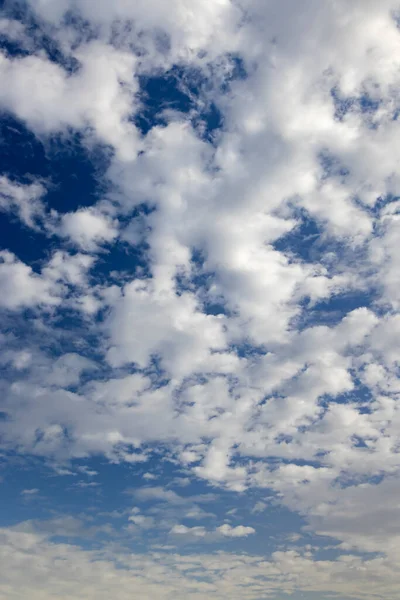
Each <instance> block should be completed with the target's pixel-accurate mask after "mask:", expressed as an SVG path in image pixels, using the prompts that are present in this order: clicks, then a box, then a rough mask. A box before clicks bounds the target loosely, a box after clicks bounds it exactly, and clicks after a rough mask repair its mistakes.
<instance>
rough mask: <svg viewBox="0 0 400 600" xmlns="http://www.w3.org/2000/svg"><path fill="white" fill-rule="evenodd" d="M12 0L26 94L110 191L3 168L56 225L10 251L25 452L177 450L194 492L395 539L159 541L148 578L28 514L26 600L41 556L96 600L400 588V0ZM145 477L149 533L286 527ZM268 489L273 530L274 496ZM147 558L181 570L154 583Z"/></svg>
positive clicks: (8, 416) (349, 533)
mask: <svg viewBox="0 0 400 600" xmlns="http://www.w3.org/2000/svg"><path fill="white" fill-rule="evenodd" d="M10 5H11V3H6V9H7V10H6V13H5V16H4V18H2V19H1V20H0V34H1V36H3V37H5V38H7V39H8V40H11V42H13V43H15V42H18V44H20V45H21V48H23V49H24V51H23V52H20V53H19V54H18V53H16V52H12V51H11V50H10V51H6V50H4V51H2V53H1V54H0V77H1V81H2V82H3V85H2V86H1V90H0V108H1V110H2V111H4V112H5V113H7V114H9V115H12V116H13V117H14V118H15V119H17V120H18V121H19V122H23V123H24V124H25V126H26V127H27V128H28V129H29V130H30V131H31V132H33V135H35V136H36V138H37V140H40V141H41V143H42V144H43V147H44V148H46V144H49V143H50V142H51V140H52V136H54V135H59V134H60V133H61V134H62V136H63V137H62V138H61V139H68V136H71V135H75V133H78V134H79V135H80V136H82V139H85V140H88V139H90V140H91V142H92V143H95V144H98V145H99V147H101V148H102V149H105V150H106V151H107V153H108V154H107V156H108V162H107V164H106V166H105V167H104V169H103V172H102V173H100V175H99V178H100V179H102V182H104V183H105V184H106V185H105V186H104V190H106V191H104V190H103V192H102V194H101V197H99V199H93V198H92V200H93V202H92V204H91V205H90V206H88V205H87V204H88V199H87V198H82V199H80V200H79V202H74V204H73V206H72V205H71V207H70V208H68V209H65V210H64V211H62V210H61V209H60V207H57V206H55V207H53V206H47V204H45V196H46V188H45V185H44V183H43V181H42V179H40V177H39V176H36V175H35V174H34V173H32V174H29V173H27V172H25V173H24V176H23V177H22V176H18V177H17V176H15V177H14V174H13V173H10V172H7V173H3V174H1V175H0V210H1V211H2V213H4V214H6V215H8V216H11V218H12V219H13V220H14V221H16V220H19V221H20V222H21V223H22V224H23V225H24V226H25V227H26V228H29V229H30V231H29V233H30V234H32V235H34V234H35V232H36V233H37V232H38V230H39V229H40V231H41V232H42V234H43V233H45V234H46V236H47V237H45V236H43V237H45V239H46V242H44V243H46V244H47V246H46V247H45V248H44V251H43V252H42V253H41V255H40V256H41V258H40V259H38V260H36V259H32V260H31V261H29V260H28V259H26V258H24V260H22V257H20V256H19V255H18V250H16V249H14V247H13V249H12V251H11V249H4V250H2V251H1V253H0V288H1V290H2V293H1V294H0V307H1V309H2V314H4V323H5V324H4V328H3V329H4V331H3V332H2V334H1V337H0V342H1V356H0V363H1V365H2V366H4V367H5V369H4V370H5V371H7V373H5V375H4V378H3V380H2V383H1V389H2V402H1V406H2V407H1V415H2V418H1V420H0V432H1V434H2V440H3V441H2V444H4V447H5V448H6V449H7V450H12V451H14V452H15V451H17V452H20V453H25V454H28V455H29V454H32V455H35V456H38V457H41V458H43V459H44V460H47V461H52V462H53V463H56V464H58V467H59V468H60V469H63V468H64V467H65V465H64V463H68V461H70V460H73V459H80V460H85V459H87V458H88V457H90V456H99V455H100V456H101V457H105V458H106V459H107V460H109V461H111V462H114V463H115V462H124V461H125V462H127V463H129V464H130V465H131V466H132V468H133V469H138V468H139V467H140V463H143V462H147V461H148V460H149V457H150V456H151V453H152V451H153V450H154V451H157V452H159V453H160V454H162V455H163V461H167V460H168V461H170V462H171V464H174V465H175V466H176V467H177V468H181V469H182V473H181V475H182V476H184V477H187V478H188V481H189V484H190V483H191V481H192V479H191V478H192V477H195V478H197V483H198V485H203V486H205V485H206V484H208V485H211V486H213V487H215V488H216V489H221V490H224V493H229V494H238V496H235V497H242V494H243V495H245V494H246V493H247V492H248V490H249V488H261V489H262V494H263V497H266V496H267V494H268V496H269V497H271V498H273V501H271V505H272V504H273V505H274V506H276V505H277V504H281V505H282V506H284V507H286V508H287V509H289V510H290V511H293V512H295V513H297V514H298V515H300V516H301V518H302V519H304V520H305V522H306V525H305V526H306V527H307V528H308V529H307V531H308V532H311V533H314V534H315V535H317V534H319V535H323V536H330V537H331V538H333V539H334V540H336V541H337V543H338V544H341V546H340V548H341V551H343V552H352V551H353V550H356V551H357V552H361V553H366V554H368V553H374V552H380V553H381V557H380V558H376V556H372V557H371V556H359V555H358V554H357V553H356V552H355V555H354V556H353V555H351V554H344V555H343V556H342V555H340V556H339V558H337V559H332V560H320V559H317V558H315V556H313V554H312V552H311V550H307V551H304V552H297V551H295V550H290V549H285V550H283V551H281V550H280V549H277V548H275V550H276V552H275V553H272V554H271V556H269V557H268V560H266V558H265V557H262V558H260V557H257V556H253V557H252V556H250V555H246V556H242V555H240V556H239V555H238V556H237V557H235V556H233V555H232V556H227V555H224V554H221V555H218V557H219V558H218V559H217V560H216V558H215V555H212V556H211V557H210V556H208V555H204V556H203V558H201V557H200V558H199V557H197V556H193V557H186V556H185V557H182V556H180V555H176V556H174V557H171V558H170V559H169V558H168V557H165V556H164V557H161V558H160V557H157V556H147V558H144V557H142V556H140V555H135V556H129V557H125V558H124V559H123V560H125V561H127V564H128V566H129V569H132V570H133V574H132V573H131V571H129V569H128V570H127V571H126V572H125V571H124V572H123V575H121V573H120V570H118V571H117V569H116V566H115V565H114V562H113V560H111V559H110V557H109V556H102V557H101V558H99V557H98V556H97V555H96V556H95V555H94V554H92V553H91V552H90V551H86V550H85V551H84V550H79V549H78V548H76V547H72V546H68V545H62V544H58V545H57V544H55V543H54V542H51V541H50V540H49V539H48V538H46V537H45V536H42V537H41V535H39V534H38V533H37V532H36V533H35V532H34V533H32V532H29V533H27V532H26V531H25V532H24V531H20V530H15V529H4V530H3V532H2V535H3V537H4V546H3V548H4V549H3V550H2V552H3V561H2V564H4V565H5V567H4V568H5V573H6V575H7V579H5V580H4V582H3V583H2V584H1V586H3V587H0V593H2V594H3V595H4V597H6V596H7V594H8V595H9V594H10V590H11V589H14V588H13V586H15V585H17V586H18V587H17V588H15V589H17V590H18V591H17V594H20V595H21V596H23V595H24V594H25V593H26V590H27V589H29V590H31V589H32V590H33V591H31V592H30V597H32V598H35V597H37V598H38V597H39V595H40V594H41V592H40V591H39V590H38V589H37V587H35V585H36V583H35V582H36V581H37V572H38V571H40V572H41V573H43V572H44V573H47V572H48V573H49V578H48V584H47V585H48V587H47V588H46V591H45V592H43V593H44V594H47V596H48V597H49V598H50V597H54V596H55V595H57V596H59V597H61V598H62V597H67V596H68V597H71V595H75V596H76V595H77V593H78V592H76V588H74V587H73V585H75V584H71V583H70V576H69V574H68V573H69V570H72V571H73V570H74V566H75V565H76V564H77V563H79V564H83V565H84V570H82V571H80V573H81V574H82V576H81V580H80V585H81V586H82V588H80V589H82V590H89V591H88V592H87V593H86V591H82V594H86V596H87V597H90V595H92V596H93V595H96V594H97V593H98V590H99V589H100V588H99V586H101V585H103V588H102V589H103V590H105V591H104V593H107V594H108V595H113V596H115V589H116V588H115V586H114V581H115V580H118V579H119V576H122V577H123V578H124V581H125V583H126V587H124V586H122V588H121V586H120V587H119V591H118V593H119V597H120V598H121V599H122V598H124V595H126V594H128V595H129V594H130V595H132V593H133V594H134V595H139V596H142V597H147V596H148V597H154V598H157V597H160V598H166V597H169V596H172V595H174V596H176V597H178V598H179V597H185V598H187V597H199V598H201V597H202V596H204V597H205V596H206V595H207V596H209V594H212V595H213V597H216V598H218V597H221V598H222V597H232V598H235V597H243V595H241V592H240V589H241V588H239V587H238V586H239V583H238V582H240V581H241V578H242V577H243V575H244V574H246V577H248V580H247V579H246V581H248V590H249V591H248V593H247V596H246V597H247V598H249V599H251V598H254V599H255V598H257V597H260V595H265V594H267V595H268V594H269V595H270V596H271V597H274V596H277V595H279V594H282V593H283V592H288V593H289V592H292V591H294V590H302V591H303V590H304V591H310V592H315V593H319V594H321V593H337V594H339V595H341V597H345V596H346V595H348V596H350V597H356V598H373V597H374V594H380V595H381V596H383V597H384V598H385V600H391V598H394V597H395V591H394V590H395V589H396V585H397V589H398V576H397V569H396V568H395V564H396V561H398V550H397V549H396V548H397V547H398V541H399V540H398V532H397V529H396V527H395V526H393V523H396V520H398V517H399V508H398V506H397V505H396V504H395V503H389V502H388V501H387V498H389V497H395V496H396V494H397V492H398V490H397V483H396V477H397V475H398V473H399V469H400V461H399V452H398V449H399V444H398V434H399V423H400V419H399V408H398V394H399V390H400V388H399V383H398V365H399V361H400V356H399V349H398V338H399V333H400V317H399V314H398V309H399V301H400V299H399V286H398V272H399V267H400V264H399V260H400V259H399V256H400V254H399V251H398V237H399V235H398V234H399V202H398V200H397V197H398V196H399V193H400V192H399V190H400V179H399V176H398V163H399V148H398V131H397V129H398V128H399V126H400V125H399V123H400V120H399V119H398V114H399V109H400V106H399V99H398V98H399V94H398V91H399V87H400V70H399V58H398V57H399V56H400V53H399V51H400V34H399V27H398V22H399V21H398V12H396V11H397V9H398V6H397V4H396V3H395V2H394V1H392V0H383V1H382V2H380V3H376V2H373V1H372V0H363V1H362V2H361V0H354V1H353V2H352V3H351V5H349V3H348V2H345V1H344V0H337V1H330V0H329V1H327V2H324V3H321V2H318V1H317V0H309V1H307V2H305V3H298V2H295V1H294V0H285V2H278V1H273V2H269V3H266V2H262V1H259V0H243V1H241V2H230V1H229V0H219V1H217V2H205V1H204V0H201V1H200V0H195V1H194V2H192V3H190V6H189V4H188V3H187V2H186V1H184V0H173V1H172V2H170V3H168V5H167V4H166V3H165V2H160V1H158V0H151V1H150V2H131V3H129V2H125V1H124V0H115V1H114V2H108V1H107V0H98V2H96V7H95V8H94V4H93V3H92V2H91V1H89V0H81V1H80V2H75V1H73V0H56V1H51V2H50V0H29V1H28V2H27V10H28V11H29V10H31V11H32V13H31V16H32V18H33V17H34V18H35V22H36V29H35V31H36V33H34V34H33V33H32V32H30V29H29V27H25V25H24V24H23V23H22V22H21V23H20V22H19V20H18V19H21V20H23V16H21V15H20V16H19V17H18V15H15V14H13V11H12V7H10ZM7 11H8V12H7ZM17 17H18V18H17ZM41 30H43V32H44V33H45V35H46V36H47V37H46V39H47V40H50V42H48V45H47V46H46V44H45V43H44V41H43V40H44V38H43V40H42V45H43V46H44V47H43V48H39V47H38V45H40V44H39V42H38V40H39V37H38V36H39V33H38V31H41ZM10 48H11V47H10ZM55 48H57V52H58V54H57V56H58V58H55V55H56V53H55V50H54V49H55ZM71 65H72V66H71ZM153 84H154V85H155V87H157V89H162V90H164V91H165V94H164V95H165V97H166V98H167V99H164V98H159V95H157V94H156V95H154V94H153V96H154V97H153V96H152V91H151V90H152V85H153ZM171 90H172V91H171ZM168 94H171V98H172V99H171V98H169V96H168ZM155 96H157V97H155ZM177 98H184V101H182V103H181V104H179V101H178V100H177ZM164 100H165V102H164ZM163 102H164V103H163ZM213 111H214V112H213ZM149 114H150V116H149ZM215 115H219V117H218V118H219V119H220V121H219V125H216V124H215V123H214V121H217V120H218V119H217V118H216V116H215ZM144 121H146V123H147V125H148V129H146V127H144V126H142V125H141V123H143V122H144ZM50 180H51V176H50V178H49V181H50ZM46 186H47V183H46ZM86 201H87V202H86ZM77 206H78V208H77ZM12 241H13V242H14V240H12ZM26 311H28V312H29V311H31V312H29V319H27V318H26V315H27V312H26ZM11 312H12V316H10V314H11ZM31 315H33V317H32V319H31V318H30V316H31ZM11 318H13V319H14V318H15V320H14V321H12V322H11V321H10V319H11ZM11 331H13V333H11ZM10 374H11V375H10ZM3 415H4V419H3ZM163 461H160V462H162V463H163V464H164V462H163ZM147 468H148V472H147V473H145V474H144V475H143V478H144V479H145V481H147V482H150V481H151V480H152V478H153V477H154V476H153V475H152V467H150V466H149V467H147ZM150 471H151V472H150ZM141 472H143V471H141ZM155 472H157V473H158V471H157V470H156V469H155ZM87 473H89V471H88V472H87ZM34 489H35V488H32V490H34ZM32 490H29V489H26V490H25V493H24V495H25V496H29V492H30V493H31V494H32V495H34V494H33V491H32ZM132 493H133V494H134V497H135V500H136V501H137V502H138V503H139V504H140V506H141V508H140V510H139V509H138V511H132V513H131V514H130V517H129V521H130V522H129V524H128V526H127V527H128V528H129V527H131V529H130V531H131V532H133V531H140V530H146V531H150V530H151V531H152V530H153V529H157V528H159V529H162V531H164V533H165V532H166V533H168V532H170V535H171V536H174V538H177V539H178V538H179V537H181V538H188V539H189V538H190V540H191V542H192V540H196V539H198V541H201V539H203V538H204V539H209V540H214V541H215V540H216V539H219V540H223V539H224V538H232V540H231V542H232V543H235V540H236V542H237V543H238V542H239V541H240V538H244V537H246V538H247V537H248V538H249V540H248V541H251V539H254V538H255V537H256V536H257V534H258V526H255V527H252V526H244V525H237V526H235V527H234V526H231V525H229V524H227V523H225V524H223V525H220V526H215V523H214V525H210V526H209V525H208V524H205V525H204V526H198V525H193V523H190V522H188V523H187V524H186V521H185V522H184V523H182V522H181V520H183V519H199V518H204V519H207V518H210V519H211V518H213V517H214V514H216V513H217V511H215V513H214V512H212V513H211V512H210V513H205V511H203V509H201V508H200V507H199V506H198V505H199V504H201V503H203V502H204V503H207V502H209V503H213V502H215V501H216V494H208V493H201V492H199V493H197V492H192V491H190V492H188V495H187V496H184V495H183V493H182V495H181V494H178V493H177V492H175V491H173V490H172V489H170V488H169V487H164V486H163V485H161V484H160V485H159V486H149V485H144V486H143V487H141V488H140V489H135V490H134V491H133V492H132ZM249 502H250V504H249V506H252V507H253V508H252V509H251V519H253V518H254V519H258V520H259V522H263V519H264V518H267V517H268V514H269V509H270V503H269V502H268V504H265V503H264V502H263V501H255V499H254V497H253V496H252V497H251V501H249ZM146 503H147V505H148V506H150V505H151V506H152V507H153V508H155V510H160V511H161V512H162V511H164V513H163V514H164V515H165V523H164V526H163V525H161V524H160V522H161V518H160V519H158V517H157V516H156V515H157V513H156V512H155V513H154V514H150V513H148V512H147V511H146V509H145V507H144V506H142V504H143V505H144V504H146ZM153 505H154V506H153ZM168 511H170V512H168ZM172 511H175V512H174V513H173V512H172ZM177 512H182V514H181V515H180V517H181V519H179V520H178V519H177ZM250 523H251V524H253V521H250ZM292 539H295V538H293V537H292ZM243 543H247V541H246V542H245V541H243ZM58 555H61V556H62V557H64V559H65V560H64V561H62V562H63V564H64V566H63V565H62V564H61V562H60V561H59V562H57V559H56V557H57V556H58ZM21 557H25V561H26V562H25V563H24V564H26V565H27V568H26V569H24V579H22V580H21V581H18V582H16V581H15V578H14V579H13V573H15V565H19V564H21V560H22V559H21ZM43 557H47V559H45V558H43ZM121 560H122V559H121ZM46 561H47V562H46ZM146 561H147V562H146ZM174 561H175V562H174ZM185 561H186V562H187V563H188V564H190V565H192V566H190V569H188V568H185V564H186V563H185ZM190 561H192V562H190ZM124 564H125V563H124ZM43 565H44V566H43ZM65 565H67V566H65ZM212 565H214V566H212ZM143 566H146V568H147V569H148V570H149V572H151V571H152V569H153V568H154V569H156V570H157V569H161V570H158V571H157V572H158V573H161V574H162V575H160V577H161V579H157V578H155V580H154V581H153V580H152V579H151V578H150V579H149V581H148V582H144V581H143V580H142V579H139V578H138V576H137V574H136V571H137V570H138V569H139V567H140V568H142V567H143ZM53 568H55V569H56V575H57V576H53V575H51V573H52V569H53ZM64 568H65V569H66V571H64V570H63V569H64ZM163 569H164V570H163ZM192 569H193V570H194V571H195V572H197V571H196V569H199V571H198V572H201V573H207V577H208V579H204V578H203V577H201V576H200V577H199V578H197V579H196V577H195V576H194V577H192V576H191V575H190V574H187V573H186V574H185V571H190V570H192ZM165 573H167V574H168V577H167V576H166V575H165ZM182 573H183V575H182ZM221 573H222V575H221ZM227 574H228V575H227ZM360 574H361V575H360ZM164 575H165V578H164V579H163V577H164ZM231 576H232V577H231ZM230 577H231V580H230ZM260 577H262V578H263V579H262V583H260ZM74 581H75V580H74ZM160 582H161V583H160ZM271 582H272V583H271ZM379 582H381V583H382V582H383V583H382V585H381V586H380V585H378V583H379ZM71 585H72V591H71ZM85 586H86V587H85ZM104 586H105V587H104ZM180 586H181V587H180ZM235 586H236V587H235ZM268 586H269V587H268ZM125 590H126V592H125ZM177 590H178V591H177ZM179 590H182V591H179ZM238 590H239V591H238ZM79 593H81V592H79ZM102 593H103V592H102ZM35 594H36V596H35ZM41 597H45V596H43V595H42V596H41ZM82 597H84V596H82ZM116 597H118V595H117V596H116Z"/></svg>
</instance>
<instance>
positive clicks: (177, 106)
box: [134, 66, 222, 141]
mask: <svg viewBox="0 0 400 600" xmlns="http://www.w3.org/2000/svg"><path fill="white" fill-rule="evenodd" d="M139 84H140V94H139V99H140V100H141V102H142V109H141V110H140V111H139V112H138V114H137V115H136V116H135V118H134V123H135V125H136V126H137V127H138V128H139V129H140V131H141V132H142V133H143V134H144V135H145V134H146V133H148V131H150V129H151V128H152V127H154V126H155V125H161V126H166V125H167V123H168V117H167V116H166V113H167V111H171V110H172V111H176V112H179V113H183V114H189V113H190V118H191V121H192V124H193V126H194V127H195V129H196V130H197V131H198V133H199V134H200V136H201V137H202V138H204V139H207V140H208V141H211V140H212V138H213V135H214V133H215V131H216V130H218V129H220V128H221V126H222V116H221V113H220V111H219V110H218V108H217V106H216V105H215V104H214V103H213V102H212V101H210V100H208V99H207V90H206V89H205V88H206V85H207V80H206V79H205V78H204V76H203V75H202V73H201V72H200V71H196V70H191V71H187V70H185V69H184V68H182V67H179V66H175V67H173V68H172V69H171V70H170V71H167V72H166V73H165V74H160V75H157V76H145V75H142V76H140V77H139Z"/></svg>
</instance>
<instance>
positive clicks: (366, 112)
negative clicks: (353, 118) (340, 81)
mask: <svg viewBox="0 0 400 600" xmlns="http://www.w3.org/2000/svg"><path fill="white" fill-rule="evenodd" d="M331 98H332V101H333V105H334V111H335V113H334V116H335V119H336V120H338V121H343V119H344V118H345V117H346V115H347V114H348V113H350V112H356V113H361V114H362V115H363V116H364V118H365V121H366V123H368V126H369V127H370V128H372V129H374V128H376V127H377V125H376V124H375V123H374V122H373V121H371V117H373V115H374V113H376V111H377V110H378V109H379V107H380V106H381V100H375V99H374V98H372V97H371V96H370V95H369V94H368V93H367V92H364V93H362V94H361V95H360V96H344V95H342V94H341V92H340V90H339V89H338V88H337V87H334V88H332V89H331Z"/></svg>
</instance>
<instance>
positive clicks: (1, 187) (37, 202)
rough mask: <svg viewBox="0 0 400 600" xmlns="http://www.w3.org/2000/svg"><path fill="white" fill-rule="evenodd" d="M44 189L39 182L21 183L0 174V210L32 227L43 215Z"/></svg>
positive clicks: (36, 224) (34, 227)
mask: <svg viewBox="0 0 400 600" xmlns="http://www.w3.org/2000/svg"><path fill="white" fill-rule="evenodd" d="M45 193H46V190H45V188H44V186H43V185H42V184H41V183H31V184H22V183H17V182H15V181H11V180H10V179H8V177H5V176H4V175H3V176H0V210H2V211H4V212H7V213H10V214H11V215H15V216H16V217H18V218H19V219H20V220H21V222H22V223H23V224H24V225H26V226H27V227H31V228H32V229H37V228H38V221H39V220H40V219H42V218H43V217H44V211H45V207H44V204H43V202H42V197H43V196H44V195H45Z"/></svg>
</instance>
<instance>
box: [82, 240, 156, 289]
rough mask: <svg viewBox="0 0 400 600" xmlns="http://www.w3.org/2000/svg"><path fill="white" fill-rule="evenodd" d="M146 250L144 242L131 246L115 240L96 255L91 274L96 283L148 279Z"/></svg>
mask: <svg viewBox="0 0 400 600" xmlns="http://www.w3.org/2000/svg"><path fill="white" fill-rule="evenodd" d="M148 250H149V246H148V244H147V243H146V242H142V243H141V244H138V245H135V246H133V245H131V244H128V243H126V242H122V241H119V240H117V241H116V242H114V243H113V244H112V245H110V246H109V247H105V249H104V252H102V253H101V254H100V255H99V256H98V259H97V261H96V263H95V264H94V267H93V269H92V270H91V275H92V277H94V279H95V281H96V282H98V283H106V282H108V283H110V279H111V280H114V281H115V282H116V283H121V282H124V281H132V279H139V278H140V279H149V278H151V276H152V275H151V264H150V261H149V256H148Z"/></svg>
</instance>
